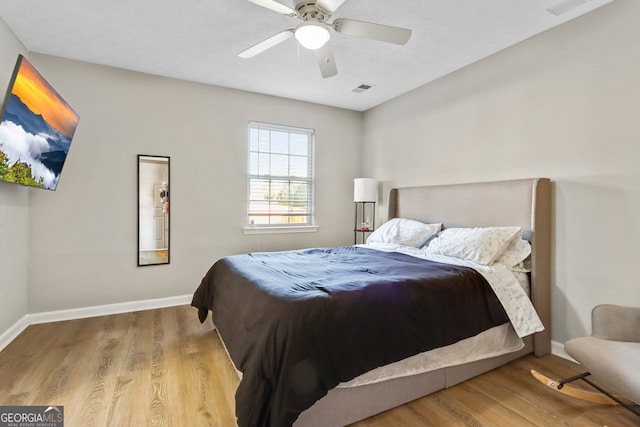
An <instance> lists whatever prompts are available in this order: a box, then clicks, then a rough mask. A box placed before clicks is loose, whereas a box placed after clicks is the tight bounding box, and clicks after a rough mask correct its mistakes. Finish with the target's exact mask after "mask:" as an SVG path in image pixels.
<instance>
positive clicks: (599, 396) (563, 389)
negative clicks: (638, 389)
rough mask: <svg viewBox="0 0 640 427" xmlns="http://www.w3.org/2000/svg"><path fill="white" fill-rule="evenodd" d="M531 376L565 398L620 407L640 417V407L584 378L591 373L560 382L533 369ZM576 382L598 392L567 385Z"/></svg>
mask: <svg viewBox="0 0 640 427" xmlns="http://www.w3.org/2000/svg"><path fill="white" fill-rule="evenodd" d="M531 375H533V377H534V378H535V379H537V380H538V381H540V382H541V383H542V384H544V385H546V386H547V387H549V388H552V389H554V390H556V391H558V392H560V393H563V394H566V395H567V396H571V397H575V398H576V399H580V400H586V401H587V402H593V403H601V404H606V405H621V406H624V407H625V408H627V409H628V410H629V411H631V412H633V413H634V414H636V415H638V416H640V407H638V405H635V404H633V403H632V402H627V401H626V399H624V400H623V398H621V397H620V396H614V395H613V394H611V393H609V392H608V391H606V390H604V389H603V388H602V387H600V386H598V385H597V384H594V383H593V382H591V381H589V380H588V379H587V378H586V377H588V376H590V375H591V373H589V372H585V373H583V374H580V375H576V376H574V377H570V378H567V379H564V380H562V381H557V380H554V379H551V378H549V377H547V376H545V375H543V374H541V373H539V372H538V371H535V370H533V369H532V370H531ZM576 380H582V381H584V382H586V383H587V384H589V385H590V386H591V387H593V388H595V389H596V390H598V392H594V391H589V390H583V389H580V388H577V387H573V386H572V385H571V384H569V383H571V382H573V381H576Z"/></svg>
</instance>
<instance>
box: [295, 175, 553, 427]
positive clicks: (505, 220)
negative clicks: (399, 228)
mask: <svg viewBox="0 0 640 427" xmlns="http://www.w3.org/2000/svg"><path fill="white" fill-rule="evenodd" d="M396 217H403V218H411V219H415V220H419V221H423V222H427V223H430V222H431V223H432V222H442V223H443V224H444V227H489V226H520V227H522V229H523V230H525V233H524V237H525V238H526V239H528V240H529V241H530V242H531V247H532V253H531V268H532V271H531V300H532V302H533V305H534V306H535V308H536V311H537V312H538V315H539V317H540V319H541V320H542V323H543V324H544V326H545V330H544V331H542V332H539V333H537V334H534V335H533V337H531V336H529V337H526V338H525V339H524V342H525V347H524V348H523V349H522V350H520V351H518V352H515V353H510V354H506V355H503V356H499V357H494V358H490V359H485V360H480V361H477V362H472V363H467V364H464V365H458V366H453V367H448V368H442V369H438V370H435V371H431V372H426V373H423V374H420V375H415V376H410V377H404V378H396V379H392V380H387V381H382V382H379V383H376V384H368V385H363V386H358V387H352V388H335V389H333V390H330V391H329V393H328V394H327V395H326V396H325V397H323V398H322V399H320V400H319V401H317V402H316V403H315V404H314V405H313V406H312V407H311V408H309V409H307V410H306V411H304V412H303V413H302V414H301V415H300V417H299V418H298V420H297V421H296V422H295V424H294V426H296V427H303V426H304V427H307V426H309V427H310V426H344V425H347V424H351V423H354V422H356V421H359V420H362V419H365V418H368V417H370V416H372V415H375V414H378V413H380V412H383V411H386V410H388V409H391V408H394V407H396V406H399V405H402V404H405V403H407V402H410V401H412V400H415V399H418V398H420V397H422V396H426V395H428V394H431V393H433V392H436V391H438V390H441V389H444V388H447V387H451V386H453V385H456V384H458V383H461V382H463V381H466V380H467V379H469V378H472V377H474V376H477V375H480V374H482V373H484V372H487V371H490V370H492V369H494V368H497V367H499V366H502V365H504V364H506V363H509V362H510V361H512V360H515V359H517V358H519V357H522V356H524V355H525V354H529V353H532V352H533V353H534V354H535V355H536V356H543V355H545V354H548V353H550V352H551V310H550V308H551V307H550V264H551V182H550V181H549V179H548V178H532V179H520V180H512V181H495V182H484V183H473V184H453V185H437V186H428V187H407V188H394V189H392V190H391V193H390V195H389V219H391V218H396Z"/></svg>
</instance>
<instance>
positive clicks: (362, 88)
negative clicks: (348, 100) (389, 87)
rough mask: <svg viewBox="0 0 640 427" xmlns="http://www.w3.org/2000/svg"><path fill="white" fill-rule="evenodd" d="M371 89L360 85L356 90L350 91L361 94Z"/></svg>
mask: <svg viewBox="0 0 640 427" xmlns="http://www.w3.org/2000/svg"><path fill="white" fill-rule="evenodd" d="M372 87H373V85H365V84H361V85H360V86H358V87H357V88H355V89H354V90H352V92H355V93H362V92H364V91H365V90H369V89H371V88H372Z"/></svg>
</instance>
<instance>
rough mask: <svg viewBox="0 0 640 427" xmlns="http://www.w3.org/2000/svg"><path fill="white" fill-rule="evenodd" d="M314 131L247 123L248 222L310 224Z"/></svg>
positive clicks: (256, 223)
mask: <svg viewBox="0 0 640 427" xmlns="http://www.w3.org/2000/svg"><path fill="white" fill-rule="evenodd" d="M313 136H314V133H313V130H311V129H301V128H294V127H289V126H281V125H273V124H267V123H258V122H250V123H249V189H248V192H249V197H248V200H249V202H248V224H250V225H252V226H254V227H270V226H276V227H288V226H291V227H295V226H310V225H313Z"/></svg>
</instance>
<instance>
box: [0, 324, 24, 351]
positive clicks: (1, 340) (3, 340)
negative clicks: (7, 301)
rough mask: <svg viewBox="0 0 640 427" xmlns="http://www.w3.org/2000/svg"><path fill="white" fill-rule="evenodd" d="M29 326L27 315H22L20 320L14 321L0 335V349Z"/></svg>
mask: <svg viewBox="0 0 640 427" xmlns="http://www.w3.org/2000/svg"><path fill="white" fill-rule="evenodd" d="M27 326H29V321H28V320H27V316H26V315H24V316H22V318H21V319H20V320H18V321H17V322H16V323H14V324H13V325H12V326H11V327H9V329H7V330H6V331H4V332H3V333H2V334H1V335H0V351H2V350H3V349H4V348H5V347H6V346H8V345H9V344H10V343H11V341H13V340H14V339H16V337H17V336H18V335H20V334H21V333H22V331H24V330H25V329H27Z"/></svg>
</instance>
